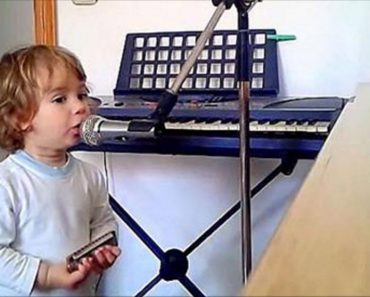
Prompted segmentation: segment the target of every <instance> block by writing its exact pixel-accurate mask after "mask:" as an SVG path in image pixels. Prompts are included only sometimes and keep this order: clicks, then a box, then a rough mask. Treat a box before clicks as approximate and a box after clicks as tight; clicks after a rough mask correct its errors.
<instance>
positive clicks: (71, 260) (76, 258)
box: [66, 231, 117, 272]
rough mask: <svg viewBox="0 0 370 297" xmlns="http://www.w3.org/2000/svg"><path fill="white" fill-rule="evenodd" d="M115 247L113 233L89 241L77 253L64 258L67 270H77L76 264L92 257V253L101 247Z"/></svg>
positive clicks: (115, 239) (114, 234)
mask: <svg viewBox="0 0 370 297" xmlns="http://www.w3.org/2000/svg"><path fill="white" fill-rule="evenodd" d="M106 244H108V245H117V237H116V233H115V232H114V231H111V232H109V233H106V234H104V235H102V236H100V237H98V238H97V239H95V240H93V241H91V242H90V243H88V244H86V245H84V246H83V247H81V248H79V249H78V250H77V251H75V252H73V253H72V254H70V255H69V256H68V257H67V258H66V262H67V270H68V271H69V272H72V271H74V270H77V269H78V264H79V263H80V261H81V259H82V258H85V257H88V256H92V254H93V253H94V251H95V250H96V249H98V248H99V247H101V246H103V245H106Z"/></svg>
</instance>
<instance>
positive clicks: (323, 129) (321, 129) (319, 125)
mask: <svg viewBox="0 0 370 297" xmlns="http://www.w3.org/2000/svg"><path fill="white" fill-rule="evenodd" d="M315 127H316V132H317V133H329V127H330V122H324V121H318V122H316V123H315Z"/></svg>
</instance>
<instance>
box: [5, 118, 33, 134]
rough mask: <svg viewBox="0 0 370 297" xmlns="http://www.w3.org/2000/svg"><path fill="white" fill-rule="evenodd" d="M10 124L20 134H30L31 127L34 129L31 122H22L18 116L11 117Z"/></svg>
mask: <svg viewBox="0 0 370 297" xmlns="http://www.w3.org/2000/svg"><path fill="white" fill-rule="evenodd" d="M10 123H11V125H12V126H13V128H14V129H15V130H18V131H20V132H28V131H30V130H31V127H32V125H31V121H30V120H28V121H27V120H23V121H22V120H20V119H19V118H18V117H16V116H13V117H11V119H10Z"/></svg>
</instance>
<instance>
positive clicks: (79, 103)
mask: <svg viewBox="0 0 370 297" xmlns="http://www.w3.org/2000/svg"><path fill="white" fill-rule="evenodd" d="M73 110H74V113H77V114H85V113H88V112H89V106H88V104H87V100H81V99H78V98H76V99H75V100H74V105H73Z"/></svg>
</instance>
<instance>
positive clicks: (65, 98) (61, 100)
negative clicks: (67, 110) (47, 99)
mask: <svg viewBox="0 0 370 297" xmlns="http://www.w3.org/2000/svg"><path fill="white" fill-rule="evenodd" d="M66 100H67V97H66V96H58V97H56V98H54V99H53V100H52V102H55V103H63V102H65V101H66Z"/></svg>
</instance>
